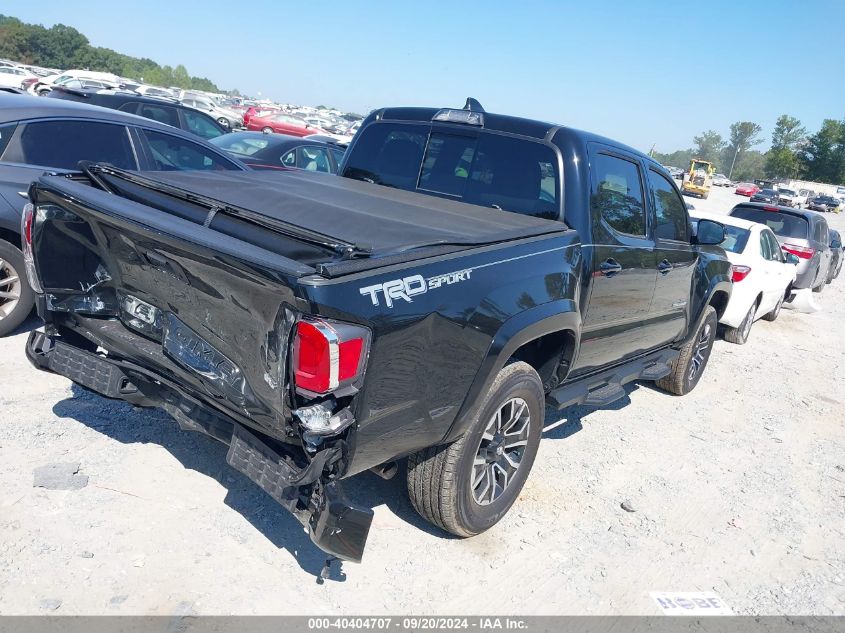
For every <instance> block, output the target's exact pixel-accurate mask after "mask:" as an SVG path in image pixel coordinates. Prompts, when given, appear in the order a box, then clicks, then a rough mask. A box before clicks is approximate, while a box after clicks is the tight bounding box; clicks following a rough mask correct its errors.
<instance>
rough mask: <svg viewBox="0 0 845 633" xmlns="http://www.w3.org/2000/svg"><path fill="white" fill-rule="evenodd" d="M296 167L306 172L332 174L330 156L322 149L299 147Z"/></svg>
mask: <svg viewBox="0 0 845 633" xmlns="http://www.w3.org/2000/svg"><path fill="white" fill-rule="evenodd" d="M296 166H297V167H299V168H300V169H304V170H305V171H320V172H325V173H330V172H331V170H332V168H331V165H330V164H329V155H328V153H327V152H326V150H325V149H323V148H322V147H313V146H311V147H308V146H305V147H297V148H296Z"/></svg>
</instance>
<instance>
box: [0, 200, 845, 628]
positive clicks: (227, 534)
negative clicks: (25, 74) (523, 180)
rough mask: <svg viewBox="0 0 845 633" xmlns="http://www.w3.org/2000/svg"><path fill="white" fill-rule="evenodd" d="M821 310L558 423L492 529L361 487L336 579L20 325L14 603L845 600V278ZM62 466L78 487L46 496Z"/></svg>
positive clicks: (223, 471) (10, 391)
mask: <svg viewBox="0 0 845 633" xmlns="http://www.w3.org/2000/svg"><path fill="white" fill-rule="evenodd" d="M738 201H740V198H739V197H738V196H734V195H733V192H732V190H716V191H715V192H714V193H713V194H712V195H711V196H710V199H709V200H707V201H698V200H695V201H693V203H694V204H695V206H696V207H697V208H698V209H701V210H713V211H722V212H726V211H727V210H729V209H730V208H731V206H733V204H735V203H736V202H738ZM829 219H830V221H831V224H832V225H833V226H834V228H839V229H840V230H843V229H845V215H842V216H836V217H830V218H829ZM819 301H820V303H821V304H822V306H823V310H822V311H820V312H816V313H814V314H800V313H797V312H794V311H788V310H785V311H783V312H782V313H781V316H780V318H779V319H778V320H777V321H776V322H774V323H768V322H765V321H758V322H757V323H756V324H755V325H754V328H753V330H752V333H751V340H750V341H749V343H748V344H747V345H745V346H737V345H732V344H730V343H727V342H724V341H722V340H719V341H717V343H716V346H715V349H714V351H713V355H712V357H711V360H710V364H709V366H708V368H707V371H706V373H705V375H704V377H703V379H702V381H701V383H700V384H699V385H698V387H697V389H696V390H695V391H694V392H693V393H692V394H690V395H689V396H687V397H685V398H677V397H673V396H670V395H667V394H665V393H662V392H660V391H658V390H656V389H654V388H652V387H651V386H650V385H649V384H647V383H644V384H636V385H632V386H629V389H628V397H626V398H625V399H624V400H623V401H621V402H620V403H618V404H617V405H616V406H613V407H612V408H611V409H608V410H596V409H592V408H586V407H574V408H571V409H567V410H565V411H564V412H563V413H562V414H557V413H550V414H549V416H548V420H547V422H548V423H549V424H552V423H555V422H558V421H563V422H562V424H560V425H559V426H557V427H556V428H554V429H553V430H550V431H548V432H547V433H546V439H545V441H544V442H543V443H542V444H541V447H540V453H539V455H538V458H537V462H536V464H535V466H534V471H533V473H532V474H531V477H530V478H529V480H528V483H527V485H526V487H525V489H524V491H523V493H522V495H521V498H520V500H519V501H518V503H517V505H516V506H515V507H514V508H513V510H512V511H511V513H510V514H509V515H508V516H507V517H506V518H505V519H504V520H503V521H502V522H501V523H500V524H499V525H498V526H496V527H495V528H494V529H492V530H490V531H489V532H487V533H485V534H483V535H481V536H478V537H476V538H473V539H469V540H461V539H457V538H452V537H450V536H448V535H445V534H443V533H441V532H439V531H438V530H436V529H434V528H431V527H430V526H428V525H427V524H425V523H424V522H423V521H422V520H421V519H420V518H418V517H417V515H416V514H415V513H414V510H413V509H412V507H411V505H410V503H409V501H408V500H407V496H406V493H405V488H404V476H399V477H397V478H395V479H394V480H391V481H383V480H381V479H379V478H377V477H375V476H373V475H370V474H369V473H368V474H365V475H362V476H359V477H357V478H355V479H353V480H351V481H350V482H349V485H348V486H347V489H348V492H349V494H350V496H351V497H353V499H355V500H356V501H358V502H361V503H364V504H369V505H370V506H371V507H373V508H374V510H375V520H374V524H373V529H372V531H371V533H370V539H369V544H368V547H367V552H366V555H365V557H364V563H363V564H362V565H352V564H346V565H345V566H344V570H345V572H346V578H345V581H343V582H339V581H332V582H328V583H326V584H323V585H320V584H317V583H316V582H315V576H316V574H317V573H318V572H319V570H320V567H321V566H322V563H323V560H324V557H323V556H322V555H321V554H320V552H319V551H318V550H317V549H316V548H315V547H314V546H313V545H312V544H311V543H310V540H309V539H308V536H307V535H306V534H305V533H304V532H303V530H302V528H301V527H300V526H299V524H298V523H297V522H296V521H295V520H293V519H292V518H291V517H289V516H288V515H287V514H286V513H285V512H284V511H283V510H281V509H280V508H279V507H278V506H277V505H276V504H275V502H273V501H272V500H271V499H270V498H269V497H267V496H266V495H265V494H264V493H263V492H261V491H260V490H259V489H258V488H257V487H256V486H254V485H253V484H252V483H251V482H250V481H249V480H247V479H246V478H245V477H243V476H241V475H240V474H239V473H237V472H235V471H234V470H232V469H231V468H230V467H228V466H227V465H226V464H225V451H226V449H225V447H224V446H223V445H221V444H219V443H216V442H214V441H213V440H211V439H209V438H207V437H204V436H200V435H197V434H192V433H187V432H182V431H180V430H179V429H178V427H177V425H176V423H175V422H173V421H172V420H171V419H170V418H169V417H168V416H167V415H165V414H163V413H160V412H157V411H152V410H141V409H134V408H133V407H131V406H128V405H126V404H123V403H120V402H114V401H108V400H105V399H103V398H100V397H98V396H95V395H92V394H90V393H87V392H84V391H82V390H80V389H78V388H76V387H73V386H71V384H70V383H69V382H68V381H67V380H65V379H64V378H60V377H56V376H50V375H48V374H45V373H41V372H37V371H35V370H34V369H33V368H31V367H30V366H29V364H28V363H27V362H26V360H25V358H24V354H23V346H24V341H25V339H26V336H27V331H24V330H21V331H20V332H19V333H18V334H16V335H14V336H11V337H7V338H5V339H0V376H2V389H0V613H2V614H37V613H57V614H81V613H85V614H98V613H102V614H130V613H131V614H141V613H143V614H183V615H187V614H228V613H239V614H253V613H260V614H283V613H308V614H313V613H356V614H362V613H372V614H376V613H392V614H397V613H408V612H411V613H418V614H419V613H452V614H456V613H472V614H491V613H492V614H495V613H517V614H599V613H602V614H604V613H607V614H655V613H658V609H657V607H656V605H655V603H654V602H653V600H652V599H651V598H650V597H649V592H651V591H715V592H716V593H717V594H718V595H719V596H720V597H721V598H722V599H723V600H724V602H726V603H727V604H728V605H729V606H730V607H731V608H732V609H733V610H734V612H736V613H748V614H780V613H801V614H829V613H837V614H842V613H845V388H843V385H845V333H844V332H845V329H843V326H842V324H843V322H845V275H843V276H842V277H840V278H839V279H838V280H836V281H834V283H833V284H832V285H830V286H828V287H827V289H826V290H825V291H824V293H823V294H822V295H821V296H820V297H819ZM36 326H37V323H36V322H35V321H34V320H33V321H31V322H30V323H29V324H28V329H31V328H33V327H36ZM48 464H64V465H65V466H63V467H61V468H58V469H52V470H47V471H44V470H41V471H38V473H37V475H38V476H39V477H42V478H43V477H48V478H49V477H59V478H62V477H64V478H65V479H66V480H68V481H69V482H70V485H71V486H72V487H73V488H75V489H71V490H49V489H46V488H43V487H34V486H33V481H34V477H35V476H36V470H37V469H39V468H40V467H42V466H45V465H48ZM62 469H63V470H62ZM74 472H76V474H73V473H74ZM86 477H87V481H83V480H84V479H85V478H86ZM623 501H628V502H629V504H630V505H631V506H632V507H633V509H634V510H635V511H634V512H627V511H625V510H623V509H622V508H621V507H620V504H621V503H622V502H623Z"/></svg>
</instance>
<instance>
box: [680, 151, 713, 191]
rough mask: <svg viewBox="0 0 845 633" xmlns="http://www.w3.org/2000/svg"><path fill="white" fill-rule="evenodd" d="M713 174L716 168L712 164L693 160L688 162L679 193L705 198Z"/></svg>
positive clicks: (696, 159) (711, 182)
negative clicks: (687, 168) (687, 169)
mask: <svg viewBox="0 0 845 633" xmlns="http://www.w3.org/2000/svg"><path fill="white" fill-rule="evenodd" d="M714 173H716V167H715V166H714V165H713V163H711V162H708V161H706V160H701V159H700V158H693V159H692V160H691V161H690V166H689V173H688V174H685V175H684V182H683V184H682V185H681V193H685V194H687V195H690V196H700V197H702V198H707V196H709V195H710V187H711V186H712V184H713V174H714Z"/></svg>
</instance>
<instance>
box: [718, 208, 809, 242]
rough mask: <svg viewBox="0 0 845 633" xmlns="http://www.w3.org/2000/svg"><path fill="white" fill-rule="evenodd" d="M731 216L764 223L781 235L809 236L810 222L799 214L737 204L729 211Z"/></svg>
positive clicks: (802, 237)
mask: <svg viewBox="0 0 845 633" xmlns="http://www.w3.org/2000/svg"><path fill="white" fill-rule="evenodd" d="M731 216H733V217H735V218H742V219H743V220H750V221H751V222H759V223H760V224H765V225H766V226H768V227H769V228H770V229H771V230H772V232H773V233H774V234H775V235H779V236H781V237H794V238H796V239H802V240H806V239H809V236H810V223H809V222H808V221H807V219H806V218H804V217H802V216H799V215H792V214H789V213H779V212H777V211H765V210H764V209H758V208H755V207H742V206H737V207H734V208H733V210H732V211H731Z"/></svg>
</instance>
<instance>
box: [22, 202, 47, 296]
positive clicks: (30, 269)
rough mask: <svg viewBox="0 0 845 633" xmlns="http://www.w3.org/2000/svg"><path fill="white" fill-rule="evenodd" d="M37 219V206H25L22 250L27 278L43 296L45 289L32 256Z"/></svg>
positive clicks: (28, 204) (29, 204)
mask: <svg viewBox="0 0 845 633" xmlns="http://www.w3.org/2000/svg"><path fill="white" fill-rule="evenodd" d="M36 218H37V212H36V210H35V205H33V204H32V203H27V204H26V205H24V208H23V215H22V216H21V249H22V250H23V262H24V267H25V268H26V278H27V280H28V281H29V285H30V286H31V287H32V289H33V290H34V291H35V292H37V293H39V294H41V293H43V292H44V288H42V287H41V281H40V280H39V279H38V273H37V272H36V270H35V258H34V257H33V255H32V230H33V228H34V224H35V221H36Z"/></svg>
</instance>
